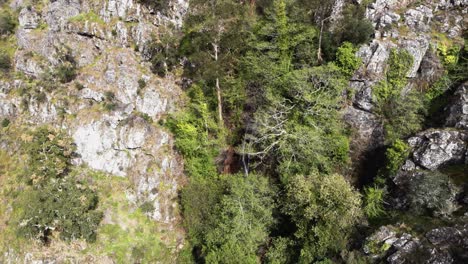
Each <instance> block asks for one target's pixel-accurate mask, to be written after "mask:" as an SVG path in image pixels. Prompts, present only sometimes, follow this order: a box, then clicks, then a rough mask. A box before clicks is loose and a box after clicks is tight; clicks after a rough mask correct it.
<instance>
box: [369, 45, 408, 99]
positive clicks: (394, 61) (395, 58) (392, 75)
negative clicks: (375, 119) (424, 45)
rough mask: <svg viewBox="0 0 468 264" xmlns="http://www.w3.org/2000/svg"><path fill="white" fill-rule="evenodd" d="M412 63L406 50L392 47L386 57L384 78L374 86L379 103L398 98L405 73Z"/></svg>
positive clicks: (405, 81)
mask: <svg viewBox="0 0 468 264" xmlns="http://www.w3.org/2000/svg"><path fill="white" fill-rule="evenodd" d="M412 64H413V57H412V56H411V54H410V53H409V52H408V51H406V50H397V49H392V50H391V51H390V56H389V58H388V68H387V70H386V79H385V81H383V82H381V83H380V84H378V85H377V86H376V87H375V88H374V93H375V95H376V97H377V101H378V102H379V104H381V105H382V104H385V103H388V102H389V101H390V100H398V99H399V98H400V95H401V90H402V89H403V88H404V86H405V85H406V84H407V78H406V74H407V73H408V71H409V69H410V67H411V65H412Z"/></svg>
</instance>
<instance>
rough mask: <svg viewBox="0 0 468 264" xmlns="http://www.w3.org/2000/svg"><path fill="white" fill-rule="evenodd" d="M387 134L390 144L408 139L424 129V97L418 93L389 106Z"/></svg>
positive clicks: (385, 125) (411, 92)
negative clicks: (397, 140)
mask: <svg viewBox="0 0 468 264" xmlns="http://www.w3.org/2000/svg"><path fill="white" fill-rule="evenodd" d="M385 111H386V112H385V118H386V120H385V122H384V127H385V132H386V139H387V141H388V142H392V141H394V140H396V139H399V138H406V137H408V136H410V135H411V134H413V133H415V132H417V131H420V130H421V129H422V123H423V121H424V116H425V115H426V112H427V111H426V109H425V104H424V97H423V95H421V94H420V92H417V91H410V92H409V93H408V94H406V96H404V97H402V98H401V99H398V100H396V101H394V102H393V104H389V105H388V106H387V109H386V110H385Z"/></svg>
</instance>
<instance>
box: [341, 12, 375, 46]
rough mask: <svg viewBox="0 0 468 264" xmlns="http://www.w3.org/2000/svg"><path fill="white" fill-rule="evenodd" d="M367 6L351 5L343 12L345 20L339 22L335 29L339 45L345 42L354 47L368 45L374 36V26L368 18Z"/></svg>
mask: <svg viewBox="0 0 468 264" xmlns="http://www.w3.org/2000/svg"><path fill="white" fill-rule="evenodd" d="M365 12H366V8H365V5H363V4H361V5H355V4H349V5H347V6H346V7H345V9H344V10H343V18H342V19H341V20H340V21H339V22H338V24H337V28H336V29H335V32H334V34H335V38H336V41H337V43H342V42H345V41H348V42H351V43H353V44H354V45H359V44H362V43H366V42H368V41H369V40H370V39H371V36H372V34H374V26H373V25H372V23H371V22H370V21H369V20H368V19H367V18H366V15H365Z"/></svg>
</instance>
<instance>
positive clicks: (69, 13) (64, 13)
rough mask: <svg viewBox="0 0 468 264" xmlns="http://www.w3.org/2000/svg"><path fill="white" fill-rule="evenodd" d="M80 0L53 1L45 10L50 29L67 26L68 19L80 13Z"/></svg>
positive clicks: (45, 17)
mask: <svg viewBox="0 0 468 264" xmlns="http://www.w3.org/2000/svg"><path fill="white" fill-rule="evenodd" d="M80 2H81V1H80V0H56V1H51V3H50V4H49V5H47V6H46V9H45V11H44V19H45V21H46V22H47V25H48V26H49V28H50V30H52V31H59V30H61V29H63V28H64V27H65V25H66V24H67V23H68V20H69V19H70V18H72V17H75V16H77V15H79V14H80V11H81V3H80Z"/></svg>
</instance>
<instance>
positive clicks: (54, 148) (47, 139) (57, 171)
mask: <svg viewBox="0 0 468 264" xmlns="http://www.w3.org/2000/svg"><path fill="white" fill-rule="evenodd" d="M24 139H25V140H24V142H23V148H24V150H25V152H26V153H27V155H28V163H27V168H28V170H27V173H28V182H30V183H32V184H34V185H36V184H43V183H44V182H47V181H48V180H49V179H55V178H61V177H63V176H65V175H66V174H67V173H68V171H69V168H70V165H71V163H70V159H71V157H72V154H73V151H74V149H75V148H74V146H72V144H71V140H70V139H69V138H68V137H67V136H66V135H64V134H63V133H61V132H55V131H52V130H49V129H48V128H47V127H40V128H38V129H36V131H34V132H33V133H31V134H30V135H29V136H27V137H25V138H24Z"/></svg>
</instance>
